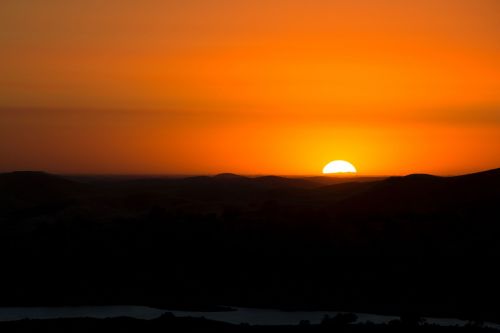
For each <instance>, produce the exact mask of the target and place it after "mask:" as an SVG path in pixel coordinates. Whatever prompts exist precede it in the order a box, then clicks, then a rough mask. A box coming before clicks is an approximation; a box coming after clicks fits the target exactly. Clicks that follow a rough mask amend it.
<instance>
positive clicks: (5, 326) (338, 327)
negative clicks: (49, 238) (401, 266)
mask: <svg viewBox="0 0 500 333" xmlns="http://www.w3.org/2000/svg"><path fill="white" fill-rule="evenodd" d="M346 317H349V315H346ZM0 330H1V331H2V332H19V333H21V332H42V331H43V332H51V333H59V332H60V333H68V332H71V333H79V332H82V333H83V332H140V333H149V332H179V333H183V332H186V333H188V332H189V333H191V332H192V333H198V332H214V333H247V332H248V333H261V332H262V333H281V332H297V333H309V332H318V333H320V332H321V333H322V332H325V333H326V332H332V333H335V332H339V333H364V332H366V333H377V332H380V333H407V332H408V333H413V332H414V333H419V332H422V333H427V332H431V333H476V332H477V333H489V332H491V333H495V332H498V331H497V330H493V329H489V328H485V327H481V326H480V325H478V324H474V323H471V324H469V325H466V326H464V327H441V326H436V325H427V324H425V323H417V322H414V321H405V320H404V319H402V320H396V321H392V322H390V323H388V324H377V325H375V324H371V323H366V324H352V323H350V322H349V318H347V320H346V318H345V317H344V316H340V318H339V317H335V318H328V319H325V320H323V322H322V323H321V324H319V325H310V324H309V323H307V322H304V323H300V324H299V325H296V326H250V325H246V324H242V325H232V324H225V323H221V322H216V321H210V320H207V319H202V318H199V319H197V318H176V317H173V316H169V315H164V316H162V317H160V318H158V319H154V320H140V319H131V318H115V319H90V318H85V319H53V320H20V321H14V322H0Z"/></svg>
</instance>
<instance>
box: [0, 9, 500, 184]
mask: <svg viewBox="0 0 500 333" xmlns="http://www.w3.org/2000/svg"><path fill="white" fill-rule="evenodd" d="M0 50H1V52H0V156H1V159H0V171H8V170H18V169H23V170H26V169H39V170H40V169H41V170H47V171H51V172H68V173H164V174H168V173H175V174H197V173H198V174H199V173H202V174H209V173H218V172H235V173H243V174H267V173H273V174H287V175H291V174H320V173H321V170H322V168H323V166H324V165H325V164H326V163H328V162H329V161H331V160H336V159H341V160H346V161H350V162H352V163H353V164H354V165H355V166H356V167H357V169H358V172H359V173H360V174H384V175H385V174H406V173H411V172H428V173H436V174H456V173H465V172H472V171H477V170H482V169H488V168H495V167H499V166H500V61H499V60H500V2H498V1H497V0H476V1H468V0H433V1H431V0H419V1H403V0H381V1H371V0H354V1H326V0H311V1H307V2H305V1H298V0H286V1H285V0H267V1H264V0H255V1H251V2H250V1H229V0H214V1H203V0H183V1H168V2H167V1H155V0H145V1H141V2H140V3H139V2H136V1H131V0H123V1H97V0H87V1H71V2H68V1H62V0H50V1H44V2H41V1H35V0H4V1H2V2H1V3H0Z"/></svg>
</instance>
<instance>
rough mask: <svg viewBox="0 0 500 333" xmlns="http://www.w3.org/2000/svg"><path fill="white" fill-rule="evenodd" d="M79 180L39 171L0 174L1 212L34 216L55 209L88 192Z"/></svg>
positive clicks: (2, 213)
mask: <svg viewBox="0 0 500 333" xmlns="http://www.w3.org/2000/svg"><path fill="white" fill-rule="evenodd" d="M89 190H90V188H89V187H88V186H87V185H85V184H82V183H79V182H76V181H72V180H68V179H66V178H63V177H60V176H57V175H52V174H48V173H45V172H39V171H16V172H11V173H3V174H0V208H1V213H0V216H1V215H4V214H12V213H14V214H28V215H36V214H40V213H41V212H42V211H51V210H54V209H55V210H58V209H60V208H61V207H63V206H66V205H68V204H69V203H70V202H72V201H74V200H75V199H76V198H78V197H81V196H83V195H87V194H88V193H89Z"/></svg>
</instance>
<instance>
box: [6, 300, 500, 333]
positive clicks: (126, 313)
mask: <svg viewBox="0 0 500 333" xmlns="http://www.w3.org/2000/svg"><path fill="white" fill-rule="evenodd" d="M232 308H233V309H234V311H219V312H198V311H177V310H162V309H156V308H151V307H147V306H133V305H117V306H77V307H0V321H13V320H21V319H57V318H117V317H130V318H136V319H155V318H158V317H160V316H161V315H162V314H164V313H166V312H170V313H172V314H174V315H175V316H177V317H198V318H199V317H204V318H206V319H211V320H217V321H223V322H227V323H232V324H242V323H247V324H250V325H297V324H299V323H300V321H302V320H308V321H309V322H310V323H311V324H319V323H320V322H321V321H322V320H323V318H324V317H325V316H330V317H335V316H336V315H337V314H338V313H341V312H335V311H282V310H276V309H256V308H239V307H232ZM355 314H356V315H357V316H358V321H357V322H358V323H366V322H372V323H374V324H383V323H388V322H390V321H391V320H397V319H399V317H397V316H386V315H377V314H368V313H355ZM425 323H428V324H436V325H441V326H464V325H465V324H467V321H464V320H460V319H454V318H425ZM485 326H487V327H491V328H495V329H498V330H500V325H498V324H494V323H489V322H487V323H485Z"/></svg>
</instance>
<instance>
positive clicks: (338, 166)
mask: <svg viewBox="0 0 500 333" xmlns="http://www.w3.org/2000/svg"><path fill="white" fill-rule="evenodd" d="M356 172H357V170H356V168H355V167H354V165H352V164H351V163H349V162H347V161H342V160H336V161H332V162H330V163H328V164H327V165H325V167H324V168H323V173H356Z"/></svg>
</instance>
